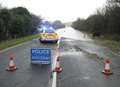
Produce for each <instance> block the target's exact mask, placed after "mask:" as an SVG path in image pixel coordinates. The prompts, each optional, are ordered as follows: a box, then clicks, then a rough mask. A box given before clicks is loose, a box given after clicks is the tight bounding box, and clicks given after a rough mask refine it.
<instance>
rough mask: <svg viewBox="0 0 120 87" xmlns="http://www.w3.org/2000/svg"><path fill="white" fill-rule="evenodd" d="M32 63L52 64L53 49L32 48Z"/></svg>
mask: <svg viewBox="0 0 120 87" xmlns="http://www.w3.org/2000/svg"><path fill="white" fill-rule="evenodd" d="M31 63H39V64H50V63H51V49H50V48H32V49H31Z"/></svg>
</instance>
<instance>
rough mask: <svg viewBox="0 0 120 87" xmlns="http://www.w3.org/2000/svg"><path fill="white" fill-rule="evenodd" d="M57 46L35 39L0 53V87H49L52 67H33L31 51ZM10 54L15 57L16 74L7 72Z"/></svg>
mask: <svg viewBox="0 0 120 87" xmlns="http://www.w3.org/2000/svg"><path fill="white" fill-rule="evenodd" d="M55 46H56V45H55V44H41V43H40V42H39V41H38V39H35V40H33V41H29V42H27V43H25V44H24V45H22V46H18V47H15V48H12V49H10V50H8V51H5V52H2V53H0V87H48V86H49V80H50V75H51V66H50V65H39V64H38V65H32V64H31V60H30V49H31V48H32V47H49V48H54V47H55ZM10 53H12V54H14V55H15V63H16V66H17V68H18V70H16V71H14V72H8V71H6V68H7V66H8V62H9V54H10Z"/></svg>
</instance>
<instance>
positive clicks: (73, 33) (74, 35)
mask: <svg viewBox="0 0 120 87" xmlns="http://www.w3.org/2000/svg"><path fill="white" fill-rule="evenodd" d="M56 32H57V33H58V34H59V36H60V37H64V38H69V39H71V40H82V41H91V39H90V38H89V37H88V36H87V35H86V34H84V33H82V32H80V31H78V30H75V29H73V28H72V27H66V28H62V29H59V30H57V31H56Z"/></svg>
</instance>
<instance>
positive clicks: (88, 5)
mask: <svg viewBox="0 0 120 87" xmlns="http://www.w3.org/2000/svg"><path fill="white" fill-rule="evenodd" d="M105 2H106V0H0V3H1V4H2V6H5V7H8V8H12V7H17V6H24V7H26V8H27V9H28V10H29V11H30V12H31V13H34V14H37V15H41V16H42V17H43V18H45V19H48V20H51V21H53V20H57V19H58V20H61V21H62V22H68V21H74V20H75V19H76V18H78V17H80V18H87V17H88V16H89V15H91V14H93V13H94V12H95V10H96V8H100V7H102V6H103V5H104V4H105Z"/></svg>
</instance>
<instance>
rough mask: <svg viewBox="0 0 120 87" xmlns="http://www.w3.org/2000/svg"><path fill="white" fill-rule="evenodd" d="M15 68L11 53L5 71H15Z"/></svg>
mask: <svg viewBox="0 0 120 87" xmlns="http://www.w3.org/2000/svg"><path fill="white" fill-rule="evenodd" d="M16 69H17V67H16V65H15V63H14V58H13V55H12V56H11V55H10V61H9V65H8V67H7V69H6V70H7V71H15V70H16Z"/></svg>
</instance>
